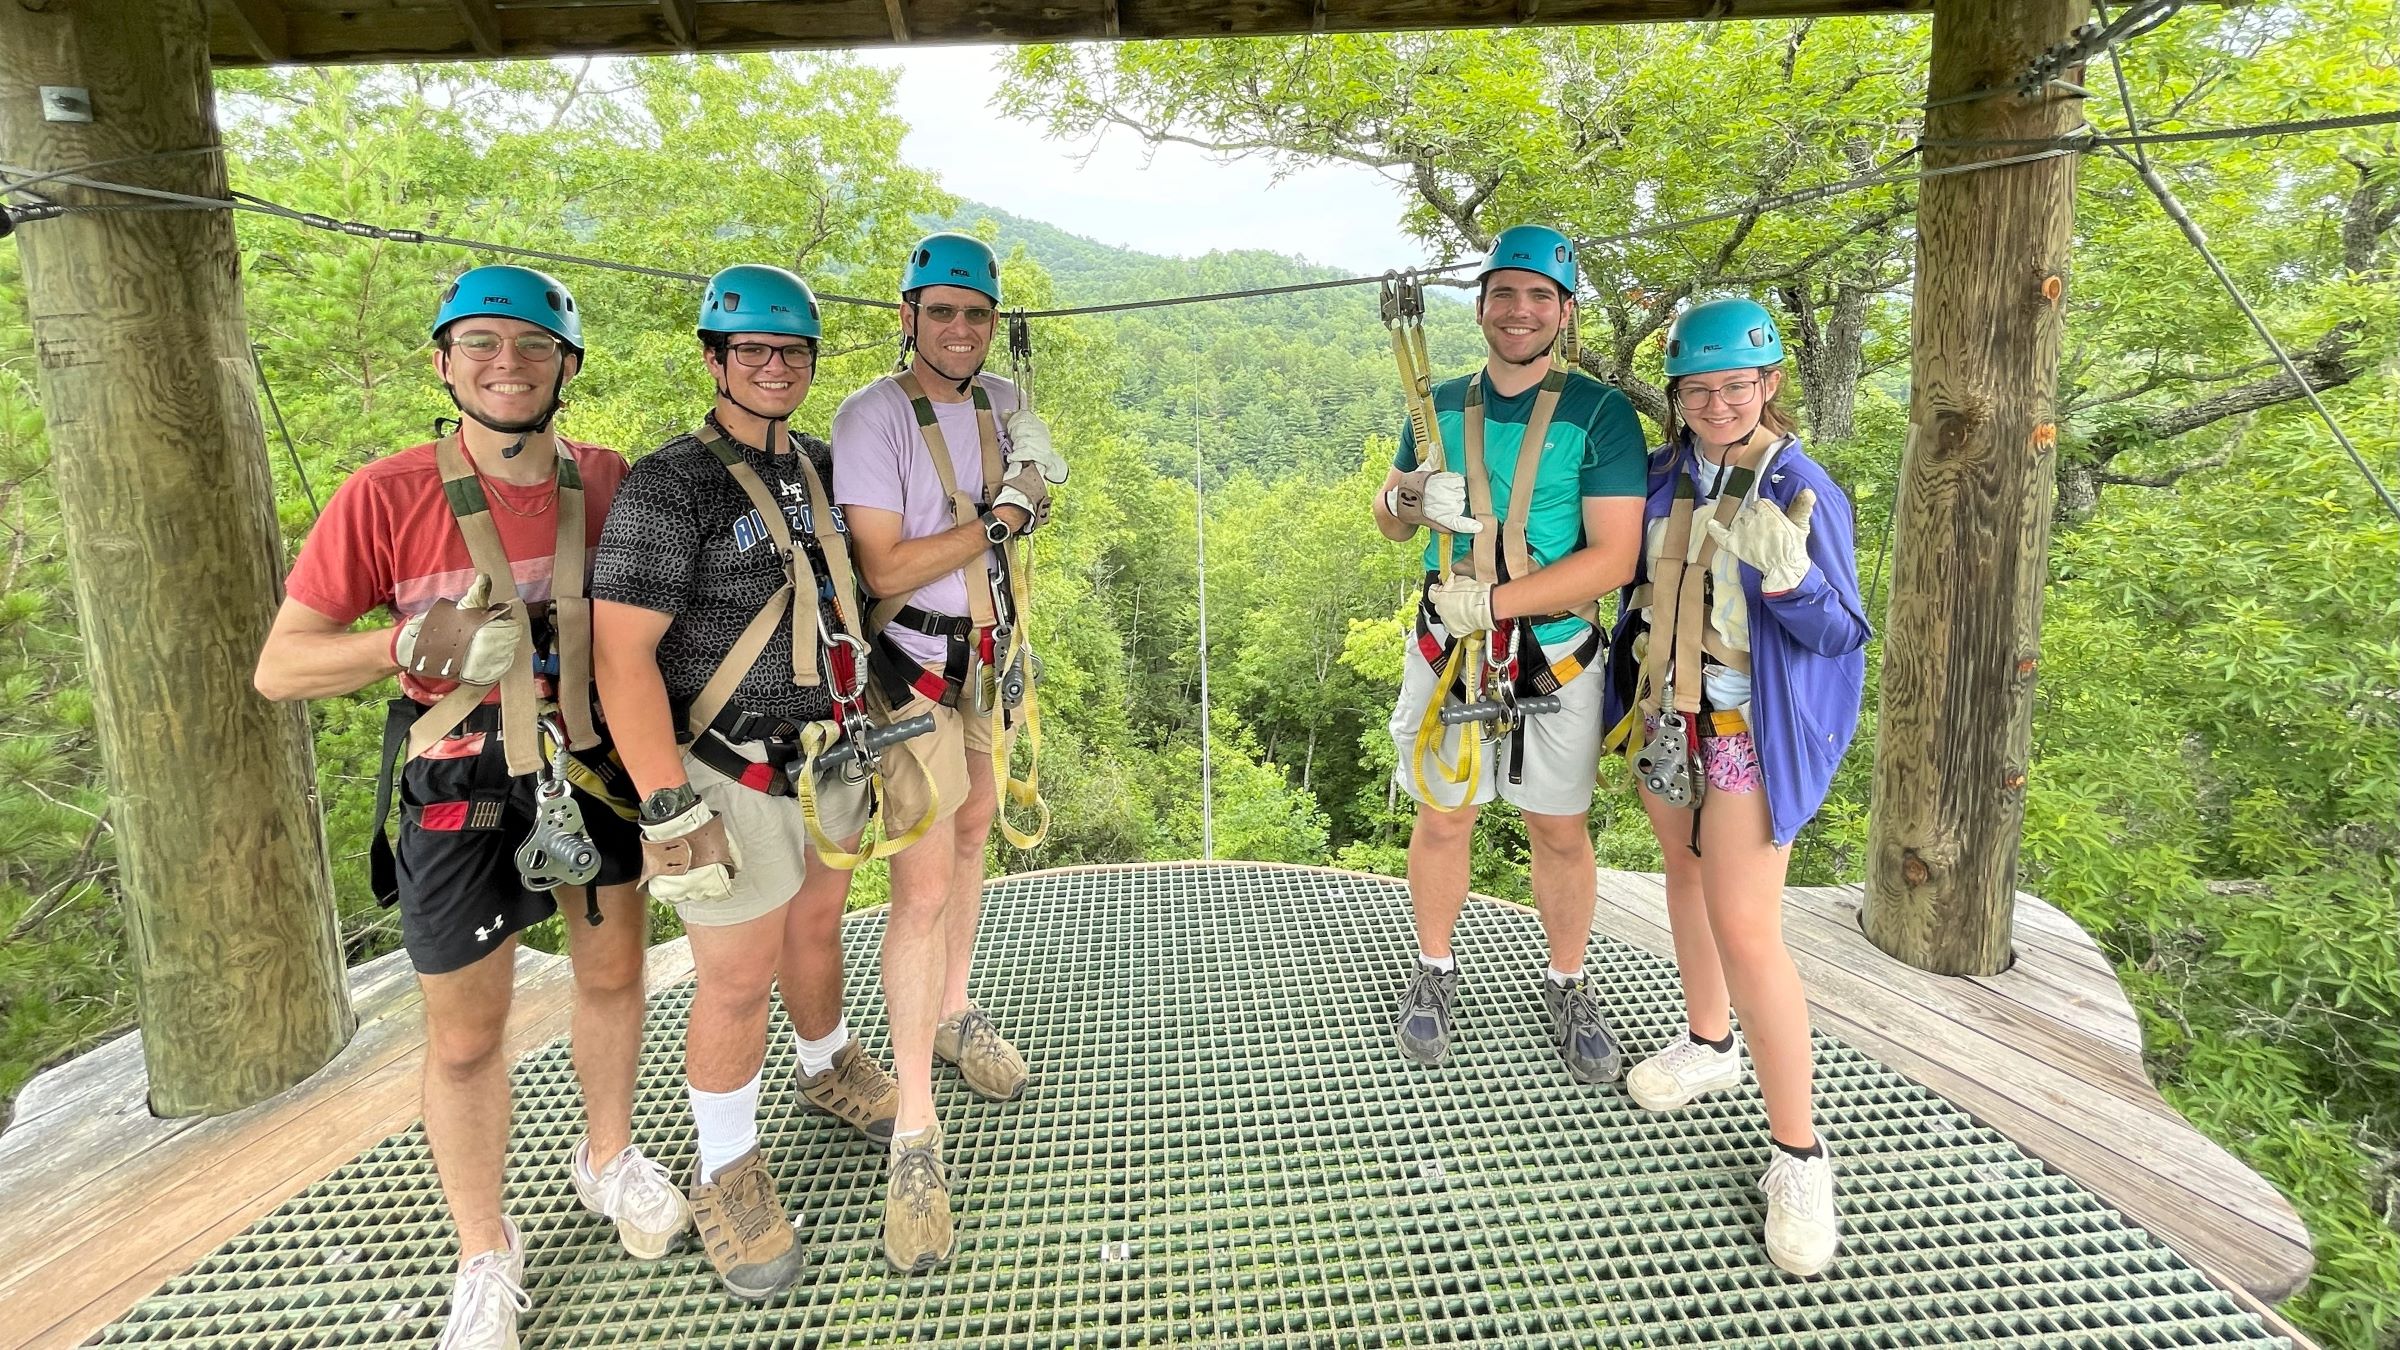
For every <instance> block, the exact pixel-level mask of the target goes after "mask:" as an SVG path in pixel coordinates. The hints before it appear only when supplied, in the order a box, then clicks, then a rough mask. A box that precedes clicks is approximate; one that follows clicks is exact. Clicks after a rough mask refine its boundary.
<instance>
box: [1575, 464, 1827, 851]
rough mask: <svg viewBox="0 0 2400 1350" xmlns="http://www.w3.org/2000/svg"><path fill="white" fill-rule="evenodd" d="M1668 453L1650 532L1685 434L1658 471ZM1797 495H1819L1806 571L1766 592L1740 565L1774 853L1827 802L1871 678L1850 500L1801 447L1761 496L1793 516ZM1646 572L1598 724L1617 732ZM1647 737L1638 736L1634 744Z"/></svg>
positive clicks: (1754, 723) (1753, 716)
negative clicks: (1788, 585)
mask: <svg viewBox="0 0 2400 1350" xmlns="http://www.w3.org/2000/svg"><path fill="white" fill-rule="evenodd" d="M1664 453H1665V452H1664V449H1663V448H1662V449H1661V450H1660V451H1658V452H1655V453H1654V454H1653V455H1652V457H1651V464H1652V466H1653V467H1652V468H1651V471H1650V495H1649V498H1648V500H1647V501H1645V502H1644V503H1643V505H1642V527H1643V529H1644V530H1645V531H1647V530H1648V529H1649V523H1650V522H1651V521H1653V520H1663V519H1665V518H1666V517H1667V516H1668V515H1669V514H1671V513H1672V512H1673V510H1674V508H1675V480H1676V478H1677V477H1679V476H1681V475H1682V474H1685V473H1687V472H1689V471H1690V470H1689V466H1690V464H1691V462H1692V450H1691V447H1690V442H1689V439H1688V438H1687V439H1686V441H1685V444H1684V447H1683V449H1682V450H1681V452H1680V453H1679V454H1677V456H1676V457H1675V459H1674V460H1673V461H1672V462H1670V463H1669V464H1668V465H1667V466H1666V467H1665V468H1663V469H1662V468H1659V467H1656V466H1657V465H1658V464H1659V462H1660V460H1661V458H1663V456H1664ZM1802 488H1815V489H1816V492H1817V508H1816V512H1815V514H1814V515H1812V516H1810V517H1809V524H1808V560H1809V569H1808V575H1807V576H1805V577H1802V578H1801V579H1800V584H1799V585H1797V586H1794V587H1793V588H1792V589H1790V590H1788V591H1785V592H1783V593H1782V594H1780V595H1764V594H1761V593H1760V590H1759V575H1758V569H1757V568H1755V567H1752V566H1751V565H1750V564H1748V563H1743V564H1742V565H1741V574H1742V596H1743V598H1744V599H1745V600H1746V601H1747V602H1748V603H1749V606H1750V714H1749V717H1750V735H1751V739H1752V740H1753V741H1754V742H1755V743H1756V744H1757V746H1758V769H1759V776H1760V777H1761V778H1762V779H1764V780H1765V783H1766V789H1767V814H1768V818H1769V820H1770V821H1771V823H1772V826H1773V830H1774V837H1775V844H1776V846H1777V847H1779V848H1780V847H1782V846H1783V845H1786V844H1789V843H1791V842H1792V840H1793V838H1794V837H1795V836H1797V835H1798V834H1799V833H1800V827H1801V826H1803V825H1806V824H1807V823H1808V822H1809V819H1810V818H1811V817H1813V816H1815V815H1816V814H1817V808H1818V807H1820V806H1823V805H1824V804H1825V793H1826V791H1827V790H1828V789H1829V788H1830V787H1831V786H1832V784H1833V771H1834V769H1835V768H1836V767H1838V766H1839V765H1840V764H1841V762H1842V755H1843V754H1844V753H1845V752H1847V751H1848V750H1849V749H1850V740H1851V738H1852V737H1853V736H1855V735H1857V733H1858V710H1859V705H1860V702H1861V700H1862V699H1863V698H1864V696H1865V692H1866V682H1867V653H1866V646H1867V636H1868V629H1867V607H1866V605H1865V604H1864V603H1863V602H1861V601H1860V599H1859V595H1858V563H1857V561H1856V560H1855V558H1854V556H1853V554H1852V536H1853V527H1852V525H1851V517H1850V499H1849V498H1848V497H1846V496H1844V495H1843V493H1842V490H1841V489H1840V488H1839V487H1836V486H1835V485H1834V482H1833V479H1832V477H1831V476H1830V475H1828V474H1827V473H1826V472H1825V470H1824V468H1823V467H1822V466H1820V465H1819V464H1818V463H1817V462H1816V461H1815V460H1813V459H1810V458H1809V457H1808V453H1807V451H1805V450H1804V449H1802V448H1801V445H1800V442H1799V441H1798V440H1796V439H1795V440H1793V441H1792V442H1791V443H1790V444H1788V445H1786V446H1784V447H1783V448H1782V449H1781V450H1779V451H1777V452H1776V453H1775V458H1774V459H1773V460H1772V461H1771V462H1769V464H1768V465H1767V475H1766V481H1765V482H1764V483H1761V484H1759V488H1758V493H1759V496H1760V497H1761V498H1762V499H1764V500H1767V501H1772V502H1774V503H1775V504H1776V505H1777V506H1781V507H1786V508H1788V507H1790V505H1791V503H1792V498H1794V497H1797V496H1799V495H1800V490H1801V489H1802ZM1694 528H1699V526H1698V522H1694ZM1649 569H1650V560H1649V557H1648V551H1647V550H1644V553H1643V556H1642V557H1640V558H1639V559H1637V560H1636V562H1635V564H1634V574H1633V582H1632V583H1629V584H1628V585H1627V586H1626V587H1625V589H1624V590H1623V591H1620V592H1619V593H1618V595H1617V623H1616V629H1615V631H1614V632H1612V633H1611V634H1610V635H1609V644H1608V645H1609V651H1608V671H1609V680H1608V688H1607V693H1606V698H1605V702H1604V705H1603V712H1602V714H1601V725H1602V726H1610V727H1613V726H1615V725H1616V724H1617V723H1618V721H1619V720H1620V719H1622V718H1623V717H1624V716H1625V713H1626V710H1627V708H1628V707H1629V706H1630V705H1631V703H1632V700H1633V692H1634V685H1635V682H1636V681H1637V680H1638V679H1639V677H1640V668H1639V666H1638V664H1637V663H1636V662H1635V661H1634V659H1633V635H1634V633H1635V632H1636V630H1638V629H1639V628H1640V627H1641V621H1640V618H1639V615H1638V613H1637V612H1636V611H1634V609H1633V587H1634V586H1635V585H1638V584H1640V583H1642V582H1645V581H1647V580H1649ZM1640 734H1641V733H1640V731H1639V729H1638V728H1637V729H1636V731H1635V735H1636V737H1637V738H1638V737H1639V735H1640Z"/></svg>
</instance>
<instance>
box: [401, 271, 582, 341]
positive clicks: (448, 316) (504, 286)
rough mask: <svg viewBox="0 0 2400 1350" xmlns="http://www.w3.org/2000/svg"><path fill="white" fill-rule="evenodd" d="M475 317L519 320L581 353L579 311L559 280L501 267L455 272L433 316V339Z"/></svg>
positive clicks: (545, 275)
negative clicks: (545, 332)
mask: <svg viewBox="0 0 2400 1350" xmlns="http://www.w3.org/2000/svg"><path fill="white" fill-rule="evenodd" d="M478 315H489V316H496V317H500V318H508V319H523V320H524V321H525V322H527V323H529V324H533V325H534V326H536V327H539V328H546V329H548V330H549V331H550V334H551V336H553V337H556V338H557V339H558V340H559V341H561V342H563V343H565V344H567V346H568V347H570V348H572V349H574V350H575V351H576V352H577V353H581V352H582V351H583V312H582V311H581V310H578V309H577V308H576V307H575V297H574V296H573V295H570V294H568V292H567V288H566V287H565V286H564V285H563V284H561V283H560V282H559V280H558V278H556V277H553V276H549V275H547V274H545V273H541V272H536V271H534V270H533V269H532V268H530V267H513V266H509V265H507V264H505V263H503V264H498V265H495V266H490V267H471V268H469V269H467V270H466V271H464V272H461V273H459V275H458V280H456V281H453V282H451V283H450V289H448V290H446V291H443V292H442V303H441V307H440V308H438V309H436V310H435V311H434V312H433V336H434V338H435V339H436V340H439V339H440V337H441V336H442V330H443V329H445V328H448V327H449V326H450V325H451V324H452V323H453V322H455V321H457V320H459V319H471V318H474V317H476V316H478Z"/></svg>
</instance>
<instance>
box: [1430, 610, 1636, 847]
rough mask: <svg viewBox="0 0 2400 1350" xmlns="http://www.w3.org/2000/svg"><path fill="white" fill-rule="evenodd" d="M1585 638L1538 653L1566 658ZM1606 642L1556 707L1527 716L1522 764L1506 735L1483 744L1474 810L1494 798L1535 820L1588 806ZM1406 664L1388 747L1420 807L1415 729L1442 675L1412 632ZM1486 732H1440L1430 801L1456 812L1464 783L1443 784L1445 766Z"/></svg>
mask: <svg viewBox="0 0 2400 1350" xmlns="http://www.w3.org/2000/svg"><path fill="white" fill-rule="evenodd" d="M1433 635H1434V637H1435V638H1436V639H1437V640H1444V639H1446V638H1447V636H1448V635H1447V634H1445V633H1444V632H1443V631H1442V629H1441V626H1440V625H1439V624H1436V625H1434V628H1433ZM1584 636H1585V635H1584V634H1577V635H1576V636H1575V637H1573V638H1570V639H1568V640H1567V641H1565V642H1558V643H1551V644H1547V645H1545V646H1544V647H1543V648H1542V654H1543V656H1545V657H1547V658H1548V659H1549V660H1550V661H1552V662H1554V663H1555V662H1558V661H1563V660H1565V659H1566V658H1567V657H1569V656H1572V655H1573V654H1574V653H1575V650H1576V649H1577V648H1578V647H1580V646H1581V645H1583V641H1584ZM1606 653H1607V647H1606V644H1602V646H1601V647H1600V649H1599V650H1598V651H1595V652H1594V653H1593V654H1592V656H1591V662H1592V664H1590V665H1589V666H1586V667H1585V668H1584V669H1583V670H1582V671H1581V672H1580V673H1578V674H1577V675H1576V676H1575V678H1574V679H1572V680H1569V681H1568V682H1567V683H1566V684H1565V686H1563V687H1562V688H1560V690H1559V691H1558V699H1559V709H1558V711H1557V712H1554V713H1540V714H1536V715H1534V716H1532V717H1528V718H1526V719H1525V734H1524V743H1525V754H1524V763H1523V764H1518V763H1516V761H1515V757H1514V756H1513V755H1512V754H1511V753H1510V744H1509V739H1510V738H1505V737H1504V738H1502V739H1500V740H1497V741H1485V742H1484V743H1483V763H1482V765H1481V768H1480V770H1479V771H1478V773H1477V775H1476V779H1475V783H1474V787H1473V790H1472V792H1471V794H1470V795H1468V797H1467V801H1469V802H1472V803H1474V804H1476V805H1478V806H1480V805H1482V804H1483V803H1485V802H1488V801H1490V800H1491V799H1492V798H1493V797H1494V796H1498V797H1499V798H1500V800H1502V801H1504V802H1510V803H1513V804H1514V805H1515V806H1516V807H1517V809H1518V810H1520V811H1530V812H1532V813H1533V814H1535V815H1538V816H1580V815H1585V814H1588V813H1589V812H1590V811H1591V809H1592V789H1593V787H1594V786H1596V785H1597V784H1598V783H1599V781H1600V741H1601V737H1602V734H1603V732H1604V730H1605V729H1604V728H1603V727H1602V726H1601V725H1600V695H1601V684H1600V680H1601V675H1602V668H1603V667H1604V666H1605V665H1606V664H1607V663H1606V662H1605V661H1604V660H1603V659H1602V658H1603V657H1604V656H1605V655H1606ZM1406 660H1407V665H1406V667H1405V668H1404V669H1403V671H1402V672H1401V676H1400V706H1399V707H1397V708H1394V709H1393V710H1392V721H1391V728H1390V730H1391V733H1392V746H1393V748H1394V749H1395V750H1396V751H1397V752H1398V754H1399V760H1398V764H1397V767H1396V768H1395V770H1394V772H1393V777H1395V778H1396V779H1397V780H1398V781H1399V784H1400V790H1401V791H1402V792H1405V793H1407V794H1408V795H1409V796H1410V797H1411V798H1414V799H1415V800H1417V801H1419V802H1424V801H1425V800H1426V798H1425V794H1424V793H1423V792H1421V791H1419V790H1418V787H1417V775H1416V773H1415V772H1414V771H1413V769H1412V764H1413V761H1414V760H1415V757H1416V746H1417V730H1418V727H1419V726H1420V725H1421V724H1422V723H1423V721H1424V718H1425V706H1426V704H1428V703H1429V702H1431V701H1432V699H1433V697H1434V693H1435V690H1434V684H1435V682H1436V681H1437V680H1439V679H1440V672H1438V671H1436V670H1435V669H1434V668H1433V667H1431V666H1429V665H1427V664H1425V657H1424V654H1423V653H1422V652H1420V651H1419V650H1418V648H1417V640H1416V635H1415V633H1414V632H1411V633H1410V635H1409V639H1408V654H1407V658H1406ZM1483 730H1484V728H1482V727H1480V726H1475V727H1444V728H1442V733H1443V734H1442V739H1441V746H1440V752H1439V756H1438V762H1437V757H1436V755H1435V754H1434V753H1433V752H1432V751H1431V750H1430V749H1429V750H1428V753H1427V754H1426V757H1425V765H1424V772H1425V781H1426V785H1427V786H1428V787H1429V788H1430V789H1431V790H1432V791H1433V792H1434V793H1435V794H1436V796H1437V797H1438V800H1437V801H1435V802H1431V803H1427V804H1428V805H1438V806H1442V807H1448V808H1451V809H1456V808H1457V807H1458V806H1460V805H1461V804H1462V803H1461V802H1460V801H1459V799H1458V798H1459V794H1460V793H1461V792H1462V791H1465V790H1466V789H1465V785H1464V784H1459V785H1453V784H1452V783H1450V782H1449V781H1448V778H1447V776H1446V775H1445V773H1444V770H1443V768H1442V766H1443V765H1445V764H1446V765H1451V766H1456V765H1457V764H1458V762H1459V760H1458V757H1459V754H1460V752H1461V750H1462V749H1463V748H1464V739H1463V738H1464V737H1465V736H1466V735H1468V734H1473V735H1478V736H1480V735H1481V734H1482V733H1483Z"/></svg>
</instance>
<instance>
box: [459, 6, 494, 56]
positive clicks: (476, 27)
mask: <svg viewBox="0 0 2400 1350" xmlns="http://www.w3.org/2000/svg"><path fill="white" fill-rule="evenodd" d="M453 3H455V4H456V5H457V6H458V17H459V19H460V20H461V21H462V22H464V23H465V24H466V25H467V39H468V40H469V41H471V42H473V43H474V44H475V50H476V52H477V53H478V54H480V55H483V56H498V55H499V54H500V12H499V11H498V10H495V9H493V8H492V0H453Z"/></svg>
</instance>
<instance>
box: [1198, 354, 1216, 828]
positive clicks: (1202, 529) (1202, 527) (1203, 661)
mask: <svg viewBox="0 0 2400 1350" xmlns="http://www.w3.org/2000/svg"><path fill="white" fill-rule="evenodd" d="M1192 543H1193V557H1194V560H1195V562H1196V570H1197V571H1198V573H1199V577H1200V858H1201V860H1202V861H1203V862H1213V861H1215V860H1216V856H1217V811H1216V794H1215V792H1214V791H1213V786H1214V784H1213V781H1212V780H1213V779H1214V777H1215V775H1214V773H1213V772H1212V771H1211V759H1210V754H1209V749H1210V747H1209V740H1208V483H1207V480H1206V478H1205V477H1204V475H1203V472H1202V465H1201V460H1200V367H1199V364H1198V363H1197V362H1195V363H1193V366H1192Z"/></svg>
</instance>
